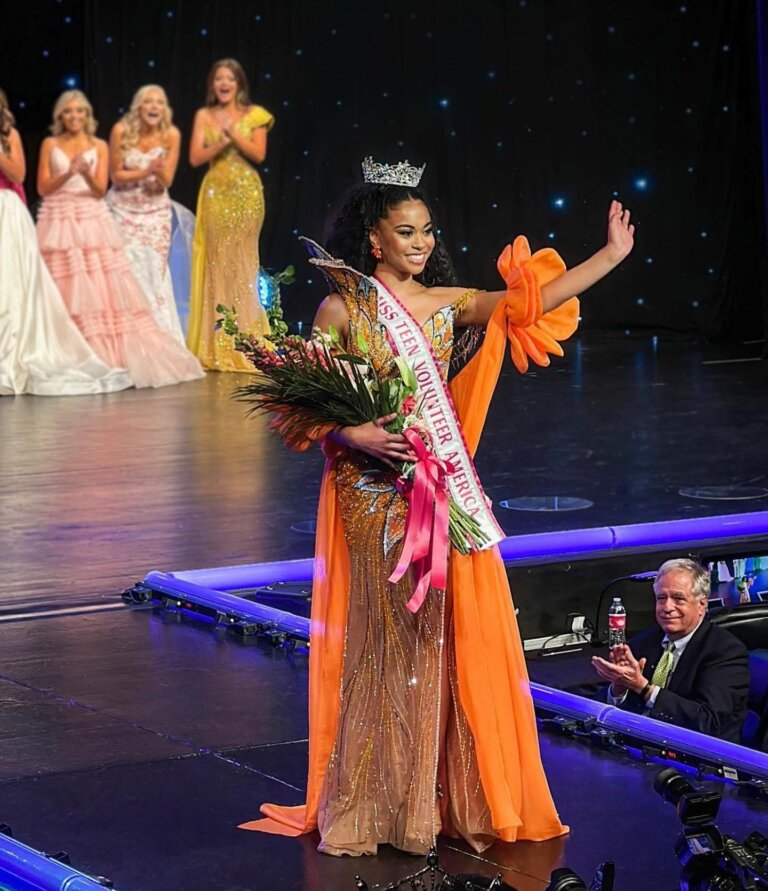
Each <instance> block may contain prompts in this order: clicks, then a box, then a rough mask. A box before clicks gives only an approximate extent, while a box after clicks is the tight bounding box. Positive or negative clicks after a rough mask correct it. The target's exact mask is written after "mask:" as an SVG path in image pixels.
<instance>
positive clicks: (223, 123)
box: [214, 112, 232, 142]
mask: <svg viewBox="0 0 768 891" xmlns="http://www.w3.org/2000/svg"><path fill="white" fill-rule="evenodd" d="M214 117H215V118H216V123H217V124H218V125H219V127H220V129H221V141H222V142H231V141H232V136H231V134H230V130H231V128H232V118H231V117H230V116H229V115H228V114H225V113H223V112H217V113H216V114H214Z"/></svg>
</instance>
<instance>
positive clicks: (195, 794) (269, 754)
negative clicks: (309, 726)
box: [0, 608, 768, 891]
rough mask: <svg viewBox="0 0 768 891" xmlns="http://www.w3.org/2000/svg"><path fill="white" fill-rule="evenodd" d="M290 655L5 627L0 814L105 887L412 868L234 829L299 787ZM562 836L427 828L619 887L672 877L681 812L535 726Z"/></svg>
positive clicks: (262, 882) (204, 886)
mask: <svg viewBox="0 0 768 891" xmlns="http://www.w3.org/2000/svg"><path fill="white" fill-rule="evenodd" d="M306 661H307V657H306V655H305V654H303V653H302V652H292V651H287V650H284V649H277V650H276V649H273V648H272V646H271V645H270V644H269V643H267V642H266V641H263V640H254V639H251V640H250V641H249V642H247V643H243V641H242V639H236V638H232V637H229V636H228V635H226V633H225V632H222V631H220V630H219V631H212V630H210V627H208V626H203V625H200V624H199V623H197V622H194V621H191V620H187V619H184V618H178V617H173V616H170V617H169V616H165V615H163V614H162V613H157V612H154V611H152V610H148V609H146V608H142V609H129V608H126V609H124V610H119V611H116V612H102V613H95V614H94V613H92V614H89V615H86V616H82V615H78V616H65V617H59V618H51V619H38V620H35V621H27V622H15V623H10V624H6V626H5V627H4V628H3V677H0V701H1V702H2V715H3V718H2V732H0V801H2V808H1V809H0V822H3V821H4V822H7V823H9V824H10V825H11V826H12V828H13V830H14V834H15V836H16V838H17V839H19V840H20V841H24V842H25V843H26V844H29V845H32V846H33V847H35V848H39V849H44V850H47V851H54V850H56V851H59V850H65V851H67V852H68V853H69V854H70V857H71V858H72V865H73V866H75V867H76V868H78V869H81V870H83V871H85V872H88V873H90V874H97V875H106V876H108V877H109V878H111V879H112V880H113V881H114V883H115V887H116V889H118V891H246V889H247V891H267V889H269V891H272V889H276V891H277V889H280V891H282V889H286V891H287V889H295V891H344V889H347V888H348V889H350V891H353V889H354V887H355V883H354V877H355V875H356V874H361V875H362V876H363V877H364V878H365V879H366V881H368V882H369V884H373V882H376V881H379V882H385V881H386V882H389V881H392V880H393V879H395V878H398V877H401V876H404V875H405V874H407V873H409V872H411V871H412V870H413V869H415V867H416V866H417V864H418V863H419V862H420V861H418V859H417V858H413V857H410V856H408V855H406V854H399V853H398V852H395V851H394V850H391V849H389V848H385V849H384V850H383V852H382V854H381V855H380V856H379V857H377V858H375V859H374V858H365V859H356V860H351V859H349V858H344V859H342V860H337V859H335V858H331V857H328V856H325V855H322V854H318V853H317V851H316V850H315V848H316V845H317V841H318V839H317V836H316V835H311V836H308V837H306V838H304V839H299V840H296V839H287V838H280V837H275V836H267V835H262V834H261V833H254V832H245V831H242V830H239V829H237V828H236V826H237V824H238V823H240V822H243V821H245V820H249V819H253V818H255V817H257V816H258V807H259V804H261V803H262V802H264V801H274V802H279V803H283V804H298V803H300V802H301V801H302V800H303V794H302V790H303V788H304V783H305V779H306V778H305V770H306V759H307V746H306V717H305V716H306V686H307V685H306ZM541 745H542V754H543V759H544V764H545V767H546V769H547V773H548V776H549V780H550V784H551V786H552V791H553V794H554V796H555V800H556V801H557V802H558V807H559V809H560V813H561V817H562V819H563V820H564V821H566V822H567V823H568V824H569V825H570V827H571V833H570V835H569V836H568V837H567V838H561V839H556V840H553V841H550V842H545V843H539V844H536V843H529V842H521V843H519V844H516V845H505V844H499V845H496V846H494V847H493V848H491V849H490V850H489V851H487V852H486V853H485V854H484V855H483V856H482V857H478V856H477V855H474V854H472V853H470V852H469V850H468V848H467V847H466V846H465V845H464V844H463V843H461V842H454V841H451V840H448V839H444V840H442V841H441V848H440V851H441V862H442V864H443V865H444V866H445V867H446V868H448V869H450V870H451V871H456V872H465V873H477V874H481V875H486V876H493V875H495V874H496V873H497V872H499V871H500V872H502V874H503V876H504V880H505V881H506V882H507V883H508V884H509V885H512V886H513V887H514V888H517V889H519V891H543V889H544V888H546V885H547V880H548V878H549V875H550V873H551V871H552V869H554V868H555V867H557V866H561V865H563V864H566V865H568V866H569V867H570V868H571V869H573V870H575V871H576V872H577V873H578V874H579V875H580V876H582V878H585V879H588V880H589V879H591V877H592V874H593V873H594V870H595V867H596V866H597V864H598V863H599V862H600V861H601V860H605V859H612V860H614V861H615V862H616V864H617V870H618V874H617V883H616V889H617V891H651V889H653V891H671V889H673V888H676V887H677V876H678V874H679V866H678V863H677V859H676V857H675V853H674V842H675V839H676V837H677V835H678V833H679V831H680V824H679V822H678V819H677V817H676V815H675V812H674V810H673V808H672V807H671V806H670V805H668V804H666V803H664V802H663V801H662V799H661V798H659V797H658V796H657V795H656V794H655V793H654V792H653V789H652V784H653V778H654V776H655V775H656V773H657V772H658V770H659V769H660V766H659V765H644V764H641V763H639V762H635V761H632V760H630V759H629V758H628V757H626V756H623V755H616V754H611V753H609V752H605V751H602V750H599V749H593V748H590V747H589V746H588V745H584V744H580V743H579V742H575V741H572V740H569V739H567V738H565V737H562V736H560V735H557V734H555V733H549V732H543V733H542V734H541ZM767 815H768V804H766V802H765V801H763V803H762V804H760V803H758V802H753V801H750V800H748V799H743V798H739V797H737V794H736V790H735V789H733V788H730V789H729V790H728V791H727V793H726V798H725V801H724V802H723V805H722V807H721V809H720V816H719V818H718V825H719V826H720V828H721V829H722V830H723V831H724V832H727V833H729V834H731V835H733V836H735V837H737V838H738V839H739V840H742V839H743V838H744V836H745V835H747V834H748V832H749V831H751V830H752V829H757V828H760V827H762V828H763V829H764V828H765V820H766V816H767Z"/></svg>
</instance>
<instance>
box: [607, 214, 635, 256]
mask: <svg viewBox="0 0 768 891" xmlns="http://www.w3.org/2000/svg"><path fill="white" fill-rule="evenodd" d="M629 218H630V212H629V211H628V210H626V209H625V208H624V206H623V205H622V203H621V201H611V206H610V208H609V209H608V240H607V242H606V245H605V246H606V248H607V249H608V253H609V255H610V257H611V260H612V261H613V262H614V263H621V261H622V260H623V259H624V258H625V257H626V256H627V255H628V254H629V253H630V252H631V251H632V248H633V247H634V245H635V227H634V225H632V224H631V223H630V222H629Z"/></svg>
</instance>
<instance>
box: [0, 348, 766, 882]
mask: <svg viewBox="0 0 768 891" xmlns="http://www.w3.org/2000/svg"><path fill="white" fill-rule="evenodd" d="M758 354H759V347H744V348H739V349H736V348H731V349H729V350H727V351H723V350H722V349H711V348H710V349H707V350H704V349H702V348H700V347H698V346H696V345H695V344H691V343H688V342H686V341H685V340H683V339H669V340H665V339H663V338H662V339H660V340H659V341H658V342H654V341H653V340H652V339H651V338H650V337H643V338H635V337H627V338H622V337H601V336H597V335H593V336H592V337H590V338H585V339H581V340H576V341H574V342H572V343H571V345H570V349H569V354H568V357H567V358H566V359H564V360H558V361H556V362H555V363H554V364H553V366H552V367H551V368H549V369H544V370H536V372H535V373H532V374H530V375H529V376H527V377H525V378H520V377H519V376H517V375H516V374H515V373H514V372H511V371H507V372H506V373H505V375H504V379H503V380H502V383H501V386H500V388H499V392H498V394H497V398H496V400H495V402H494V405H493V407H492V410H491V413H490V417H489V421H488V426H487V432H486V437H485V440H484V442H483V445H482V446H481V449H480V452H479V455H478V462H477V463H478V468H479V471H480V475H481V478H482V479H483V481H484V483H485V486H486V489H487V491H488V493H489V495H490V496H491V497H492V499H493V500H494V502H498V501H499V500H501V499H503V498H511V497H516V496H523V495H556V494H559V495H570V496H577V497H581V498H585V499H588V500H590V501H592V502H593V503H594V506H593V507H591V508H589V509H587V510H581V511H576V512H568V513H521V512H517V511H505V510H501V509H500V510H498V512H497V515H498V517H499V520H500V522H501V523H502V525H503V527H504V529H505V531H506V532H507V533H508V534H515V533H516V532H535V531H551V530H556V529H567V528H578V527H585V526H602V525H609V524H624V523H632V522H641V521H648V520H662V519H676V518H680V517H691V516H705V515H714V514H723V513H728V512H733V513H736V512H743V511H747V510H752V509H754V510H763V509H765V507H766V504H768V499H758V500H752V501H733V502H724V501H704V500H694V499H688V498H684V497H682V496H680V495H679V494H678V492H679V490H680V489H681V488H683V487H686V486H704V485H725V484H736V485H752V486H763V485H765V481H766V478H767V477H766V458H765V454H766V453H765V445H764V444H765V442H766V440H767V438H768V412H766V411H765V399H764V393H765V371H764V368H763V365H762V364H761V363H758V362H753V361H736V362H727V363H723V364H708V363H720V360H723V359H737V360H750V359H752V358H754V357H755V356H756V355H758ZM238 382H239V381H238V379H237V377H236V376H226V375H213V374H212V375H209V376H208V377H207V378H206V379H205V380H203V381H200V382H195V383H191V384H186V385H183V386H178V387H170V388H165V389H161V390H158V391H140V392H135V391H128V392H126V393H118V394H113V395H110V396H102V397H80V398H61V399H44V398H33V397H23V398H16V399H9V398H4V399H1V400H0V430H1V431H2V441H1V442H2V444H1V446H0V448H1V449H2V452H1V454H2V460H0V486H1V488H0V491H1V492H2V494H1V495H0V549H1V552H2V554H3V578H2V583H1V585H0V624H1V625H2V634H3V661H2V670H1V671H0V703H1V706H0V707H1V711H0V801H2V806H1V810H0V822H7V823H9V824H11V826H12V827H13V829H14V832H15V835H16V837H17V838H18V839H19V840H21V841H24V842H25V843H27V844H30V845H32V846H33V847H36V848H42V849H46V850H60V849H64V850H67V851H69V853H70V854H71V856H72V863H73V865H74V866H76V867H77V868H80V869H83V870H85V871H86V872H91V873H96V874H101V875H107V876H109V877H111V878H112V879H113V880H114V882H115V885H116V888H117V889H118V891H155V889H157V891H161V889H162V891H182V889H184V891H198V889H199V891H203V889H205V891H244V889H249V891H250V889H254V891H260V889H267V888H270V889H271V888H275V889H311V891H320V889H323V891H326V889H327V891H343V889H344V888H347V887H349V888H353V887H354V875H355V874H356V873H361V874H362V875H363V876H364V877H365V878H366V880H367V881H368V882H369V884H372V883H373V882H376V881H391V880H393V879H394V878H395V877H397V876H400V875H402V874H404V873H406V872H409V871H411V870H412V869H414V868H415V867H416V865H417V861H415V860H414V859H413V858H410V857H407V856H406V855H400V854H397V853H396V852H393V851H389V850H387V851H385V852H384V853H382V855H381V856H380V857H378V858H376V859H375V860H371V859H366V860H356V861H350V860H346V859H345V860H342V861H337V860H335V859H332V858H328V857H324V856H321V855H319V854H317V853H316V851H315V845H316V842H317V839H316V838H313V837H310V838H307V839H303V840H298V841H297V840H289V839H283V838H274V837H268V836H262V835H260V834H256V833H246V832H242V831H239V830H237V829H236V828H235V826H236V824H237V823H238V822H241V821H243V820H247V819H251V818H254V817H256V816H257V814H258V805H259V804H260V803H261V802H262V801H265V800H272V801H280V802H284V803H296V802H299V801H300V800H301V799H302V788H303V783H304V779H305V778H304V770H305V765H306V742H305V739H306V717H305V716H306V683H307V672H306V656H305V655H302V653H300V652H299V653H293V652H288V651H285V650H280V649H278V650H274V649H272V647H271V646H269V645H268V644H266V643H265V642H263V641H257V642H243V641H241V640H240V641H238V640H234V639H232V638H227V637H225V635H224V634H223V633H222V632H214V631H211V630H210V629H206V628H202V627H198V626H197V625H194V624H192V623H190V622H188V621H186V620H174V619H171V618H169V617H164V616H163V615H161V614H156V613H153V612H152V611H151V610H147V609H128V608H125V607H123V606H122V605H120V602H119V600H118V595H119V593H120V591H121V590H122V589H124V588H125V587H128V586H129V585H131V584H133V583H134V582H136V581H138V580H140V579H141V578H143V577H144V575H145V574H146V573H147V572H148V571H150V570H152V569H166V570H168V569H194V568H200V567H206V566H214V565H228V564H236V563H252V562H260V561H266V560H277V559H286V558H299V557H308V556H311V554H312V545H313V542H312V536H311V534H307V533H306V532H302V531H296V530H295V529H292V527H296V528H297V529H301V528H302V524H306V523H307V522H308V521H311V520H312V518H313V515H314V510H315V501H316V497H317V490H318V481H319V474H320V469H321V464H322V461H321V457H320V455H319V454H318V453H317V452H312V453H308V454H303V455H290V454H288V453H287V452H286V451H285V450H284V449H283V448H282V447H281V445H280V443H279V442H278V440H277V438H276V437H275V436H274V435H273V434H271V433H270V432H269V431H268V430H267V425H266V422H265V421H264V420H263V419H257V420H245V419H244V417H243V414H244V413H243V406H241V405H238V404H237V403H234V402H232V401H231V399H230V394H231V392H232V389H233V387H234V386H236V385H237V383H238ZM63 609H70V610H72V611H73V612H72V613H71V614H69V615H67V614H65V613H62V610H63ZM102 610H103V611H102ZM46 612H52V613H53V614H52V615H45V613H46ZM542 749H543V757H544V761H545V764H546V766H547V769H548V772H549V776H550V780H551V784H552V787H553V792H554V794H555V798H556V800H557V802H558V805H559V807H560V810H561V815H562V817H563V819H564V820H565V821H566V822H567V823H569V824H570V825H571V828H572V832H571V835H570V836H569V837H568V838H567V839H561V840H558V841H554V842H549V843H546V844H542V845H533V844H519V845H514V846H508V845H498V846H496V847H495V848H493V849H492V850H491V851H489V852H487V854H486V855H485V856H484V857H483V858H480V859H478V858H476V857H474V856H470V855H469V854H468V852H467V850H466V848H465V847H464V846H462V845H461V844H459V843H453V842H450V841H444V842H443V843H442V855H441V856H442V858H443V864H444V865H445V866H446V867H447V868H449V869H450V870H452V871H457V872H477V873H482V874H485V875H493V874H495V872H497V871H499V870H501V871H503V873H504V878H505V881H507V882H508V883H509V884H511V885H513V886H514V887H516V888H518V889H522V891H528V889H535V891H540V889H543V888H545V887H546V879H547V878H548V876H549V873H550V871H551V869H552V868H554V867H555V866H557V865H561V864H562V863H567V864H568V865H569V866H571V867H572V868H573V869H575V870H576V871H577V872H578V873H579V874H580V875H582V877H584V878H586V879H588V880H589V879H591V876H592V874H593V872H594V869H595V867H596V865H597V864H598V862H599V861H600V860H603V859H614V860H616V861H617V865H618V870H619V872H618V878H617V884H616V888H617V891H630V889H638V891H640V889H642V891H648V889H651V888H653V889H656V888H659V889H672V888H674V887H677V879H676V877H677V874H678V866H677V861H676V859H675V855H674V852H673V845H674V840H675V838H676V836H677V834H678V830H679V825H678V822H677V818H676V816H675V813H674V811H673V810H672V808H671V807H669V806H668V805H666V804H664V803H663V802H662V801H661V799H660V798H658V796H656V795H655V794H654V793H653V791H652V789H651V786H652V780H653V776H654V775H655V773H656V770H657V768H654V767H652V766H646V765H641V764H638V763H635V762H632V761H629V760H628V759H626V760H625V759H622V758H619V757H617V756H615V755H612V754H608V753H605V752H600V751H595V750H593V749H590V748H587V747H586V746H581V745H579V744H577V743H574V742H572V741H568V740H566V739H564V738H560V737H557V736H554V735H549V734H543V735H542ZM719 825H720V826H721V828H722V829H723V830H725V831H727V832H729V833H731V834H732V835H734V836H737V837H738V838H739V839H741V838H742V837H743V836H744V835H745V834H746V833H747V832H748V831H749V830H750V829H753V828H758V827H760V826H762V827H763V828H764V825H765V805H764V804H763V805H757V804H754V803H750V802H749V801H745V800H742V799H739V798H737V797H736V795H735V792H734V790H729V792H728V795H727V799H726V801H725V802H724V804H723V807H722V809H721V817H720V819H719Z"/></svg>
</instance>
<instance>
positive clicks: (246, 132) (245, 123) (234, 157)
mask: <svg viewBox="0 0 768 891" xmlns="http://www.w3.org/2000/svg"><path fill="white" fill-rule="evenodd" d="M272 122H273V118H272V115H270V114H269V112H268V111H266V110H265V109H263V108H261V107H260V106H258V105H254V106H253V107H252V108H251V109H250V110H249V111H247V112H246V113H245V114H244V115H243V116H242V117H241V118H240V120H239V121H237V123H236V124H234V125H233V128H234V129H235V130H237V132H238V133H239V134H240V135H241V136H245V137H246V138H247V139H250V138H251V136H252V135H253V131H254V130H256V129H257V128H258V127H265V128H266V129H269V128H270V127H271V126H272ZM203 134H204V137H205V144H206V145H213V144H214V143H216V142H218V141H219V140H220V139H221V130H219V129H218V128H217V127H214V126H211V125H210V124H208V125H206V126H205V128H204V130H203ZM218 168H230V169H232V170H233V171H235V172H237V170H238V168H239V169H243V168H245V170H248V171H250V170H253V167H252V165H251V164H250V163H249V161H248V160H247V159H246V158H244V157H243V155H242V154H241V152H240V151H238V149H237V146H235V144H234V143H231V144H230V145H228V146H227V147H226V148H225V149H222V150H221V151H220V152H219V153H218V155H216V156H215V157H214V158H211V169H212V170H214V169H218Z"/></svg>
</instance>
